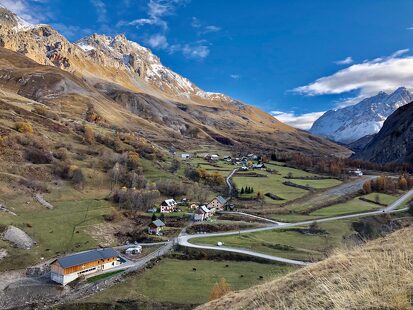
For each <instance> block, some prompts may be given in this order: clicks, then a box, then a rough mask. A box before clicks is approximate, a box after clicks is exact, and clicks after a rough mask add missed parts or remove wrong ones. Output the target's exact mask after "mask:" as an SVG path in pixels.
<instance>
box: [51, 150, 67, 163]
mask: <svg viewBox="0 0 413 310" xmlns="http://www.w3.org/2000/svg"><path fill="white" fill-rule="evenodd" d="M53 156H54V157H56V158H57V159H60V160H62V161H68V159H69V152H68V151H67V149H65V148H64V147H61V148H59V149H58V150H56V152H54V153H53Z"/></svg>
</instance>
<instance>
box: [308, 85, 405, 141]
mask: <svg viewBox="0 0 413 310" xmlns="http://www.w3.org/2000/svg"><path fill="white" fill-rule="evenodd" d="M411 101H413V95H412V94H411V93H410V92H409V91H408V90H407V89H406V88H404V87H400V88H398V89H397V90H396V91H395V92H393V93H392V94H386V93H385V92H380V93H378V94H377V95H376V96H373V97H370V98H366V99H364V100H362V101H361V102H359V103H358V104H356V105H353V106H349V107H345V108H343V109H339V110H336V111H328V112H326V113H325V114H324V115H322V116H321V117H320V118H319V119H318V120H317V121H315V122H314V124H313V126H312V128H311V129H310V132H311V133H313V134H316V135H320V136H324V137H327V138H329V139H332V140H334V141H338V142H341V143H347V144H349V143H352V142H354V141H356V140H359V139H361V138H363V137H365V136H369V135H372V134H375V133H377V132H378V131H379V130H380V128H381V127H382V126H383V122H384V121H385V120H386V118H387V117H388V116H389V115H390V114H392V113H393V112H394V111H395V110H396V109H397V108H399V107H401V106H403V105H405V104H407V103H409V102H411Z"/></svg>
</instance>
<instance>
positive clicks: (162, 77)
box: [0, 6, 239, 105]
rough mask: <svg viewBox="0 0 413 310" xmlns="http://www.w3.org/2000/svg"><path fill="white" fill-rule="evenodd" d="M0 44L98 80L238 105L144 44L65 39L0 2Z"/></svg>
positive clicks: (122, 38) (116, 39)
mask: <svg viewBox="0 0 413 310" xmlns="http://www.w3.org/2000/svg"><path fill="white" fill-rule="evenodd" d="M0 47H6V48H8V49H11V50H14V51H17V52H19V53H21V54H24V55H26V56H28V57H30V58H31V59H33V60H35V61H36V62H38V63H41V64H45V65H54V66H57V67H59V68H61V69H64V70H66V71H69V72H79V73H81V74H84V75H86V76H88V77H92V78H93V79H95V80H96V81H98V80H110V81H112V80H114V79H115V80H116V81H117V82H118V83H120V84H122V85H124V86H125V87H127V88H134V89H136V90H138V91H145V92H147V93H151V94H153V95H156V94H162V95H163V96H166V97H170V98H172V99H175V100H176V99H177V100H189V101H195V102H199V103H202V104H205V103H206V102H208V103H213V102H215V103H224V104H236V105H237V104H239V102H238V101H237V100H234V99H232V98H230V97H228V96H226V95H223V94H219V93H212V92H206V91H204V90H202V89H200V88H199V87H197V86H196V85H195V84H193V83H192V82H191V81H189V80H188V79H186V78H184V77H183V76H181V75H179V74H177V73H175V72H173V71H172V70H171V69H169V68H167V67H166V66H164V65H163V64H162V63H161V61H160V59H159V58H158V57H157V56H155V55H154V54H153V53H152V52H151V51H150V50H149V49H147V48H145V47H143V46H141V45H139V44H138V43H136V42H132V41H129V40H127V39H126V37H125V36H124V35H117V36H115V37H109V36H106V35H99V34H93V35H91V36H88V37H86V38H83V39H81V40H79V41H78V42H76V43H71V42H69V41H68V40H67V39H66V38H65V37H64V36H62V35H61V34H60V33H59V32H57V31H56V30H55V29H54V28H53V27H51V26H49V25H44V24H38V25H33V24H30V23H28V22H26V21H24V20H23V19H22V18H20V17H19V16H17V15H16V14H14V13H12V12H11V11H9V10H8V9H7V8H5V7H2V6H0Z"/></svg>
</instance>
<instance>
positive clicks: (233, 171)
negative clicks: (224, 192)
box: [226, 168, 238, 196]
mask: <svg viewBox="0 0 413 310" xmlns="http://www.w3.org/2000/svg"><path fill="white" fill-rule="evenodd" d="M237 171H238V168H235V169H234V170H232V172H231V173H230V174H229V176H227V179H226V182H227V185H228V194H229V195H230V196H231V193H232V189H233V186H232V183H231V178H232V176H233V175H234V173H235V172H237Z"/></svg>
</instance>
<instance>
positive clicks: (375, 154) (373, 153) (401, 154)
mask: <svg viewBox="0 0 413 310" xmlns="http://www.w3.org/2000/svg"><path fill="white" fill-rule="evenodd" d="M412 156H413V103H409V104H407V105H404V106H402V107H400V108H399V109H397V110H396V112H394V113H393V114H392V115H390V116H389V117H388V118H387V120H386V121H385V122H384V124H383V128H382V129H381V130H380V132H379V133H378V134H376V135H375V136H374V138H373V139H372V140H371V142H370V143H368V144H367V146H366V147H365V148H364V149H363V150H362V151H360V152H358V153H356V155H355V156H354V157H355V158H358V159H364V160H370V161H373V162H377V163H389V162H406V161H411V160H412V159H413V157H412Z"/></svg>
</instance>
